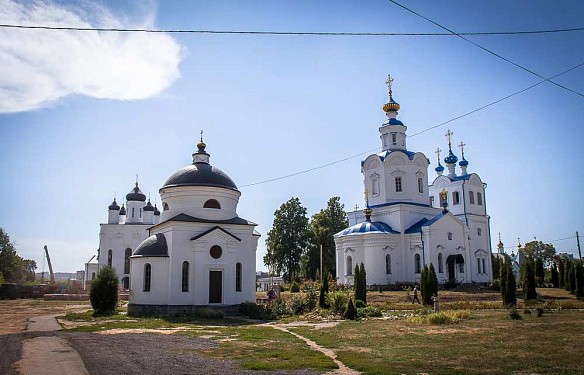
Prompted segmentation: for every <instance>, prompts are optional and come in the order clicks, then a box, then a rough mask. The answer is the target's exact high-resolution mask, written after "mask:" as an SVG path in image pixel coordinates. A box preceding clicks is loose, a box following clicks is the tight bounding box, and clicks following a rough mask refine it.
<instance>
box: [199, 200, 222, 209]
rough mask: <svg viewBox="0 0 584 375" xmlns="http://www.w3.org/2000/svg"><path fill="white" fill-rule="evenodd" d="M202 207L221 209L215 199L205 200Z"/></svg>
mask: <svg viewBox="0 0 584 375" xmlns="http://www.w3.org/2000/svg"><path fill="white" fill-rule="evenodd" d="M203 208H216V209H221V204H220V203H219V202H218V201H217V200H215V199H209V200H208V201H206V202H205V204H204V205H203Z"/></svg>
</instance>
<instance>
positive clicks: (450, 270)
mask: <svg viewBox="0 0 584 375" xmlns="http://www.w3.org/2000/svg"><path fill="white" fill-rule="evenodd" d="M446 265H447V266H448V281H449V282H451V283H454V282H456V274H455V272H454V266H455V263H454V258H453V257H452V255H451V256H449V257H448V260H447V261H446Z"/></svg>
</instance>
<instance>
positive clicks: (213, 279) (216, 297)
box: [209, 271, 223, 303]
mask: <svg viewBox="0 0 584 375" xmlns="http://www.w3.org/2000/svg"><path fill="white" fill-rule="evenodd" d="M222 292H223V272H222V271H209V303H221V302H223V301H222V300H223V298H222Z"/></svg>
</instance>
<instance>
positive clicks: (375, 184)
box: [371, 174, 379, 195]
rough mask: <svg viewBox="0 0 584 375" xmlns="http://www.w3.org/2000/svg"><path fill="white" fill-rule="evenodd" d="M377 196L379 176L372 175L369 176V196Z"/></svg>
mask: <svg viewBox="0 0 584 375" xmlns="http://www.w3.org/2000/svg"><path fill="white" fill-rule="evenodd" d="M377 194H379V176H378V175H377V174H374V175H373V176H371V195H377Z"/></svg>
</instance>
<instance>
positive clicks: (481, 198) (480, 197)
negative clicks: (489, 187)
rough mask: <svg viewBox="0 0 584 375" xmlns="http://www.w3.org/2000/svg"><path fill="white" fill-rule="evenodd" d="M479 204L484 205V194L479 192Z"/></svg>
mask: <svg viewBox="0 0 584 375" xmlns="http://www.w3.org/2000/svg"><path fill="white" fill-rule="evenodd" d="M477 204H478V205H479V206H482V205H483V195H482V194H481V193H477Z"/></svg>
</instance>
